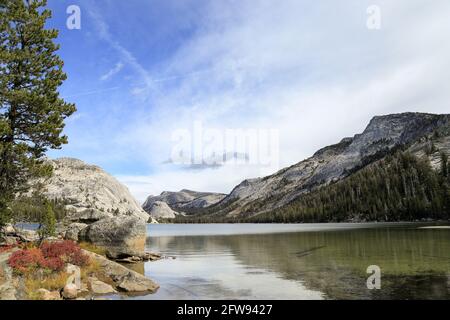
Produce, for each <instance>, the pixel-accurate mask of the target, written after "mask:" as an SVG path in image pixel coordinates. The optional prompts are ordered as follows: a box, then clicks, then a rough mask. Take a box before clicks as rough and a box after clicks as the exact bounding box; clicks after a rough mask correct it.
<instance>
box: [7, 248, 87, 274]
mask: <svg viewBox="0 0 450 320" xmlns="http://www.w3.org/2000/svg"><path fill="white" fill-rule="evenodd" d="M66 263H71V264H74V265H77V266H80V267H83V266H86V265H88V264H89V257H88V256H87V255H85V254H83V252H82V251H81V248H80V247H79V246H78V245H77V244H76V243H75V242H73V241H61V242H52V243H48V242H45V243H43V244H42V245H41V247H40V248H30V249H23V250H20V251H16V252H14V253H13V254H12V255H11V257H10V258H9V260H8V264H9V266H10V267H11V268H13V270H15V271H16V272H19V273H28V272H32V271H34V270H37V269H47V270H50V271H61V270H63V269H64V265H65V264H66Z"/></svg>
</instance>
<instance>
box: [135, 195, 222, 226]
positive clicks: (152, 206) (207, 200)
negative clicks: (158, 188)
mask: <svg viewBox="0 0 450 320" xmlns="http://www.w3.org/2000/svg"><path fill="white" fill-rule="evenodd" d="M225 196H226V195H225V194H222V193H213V192H197V191H192V190H187V189H183V190H181V191H178V192H171V191H164V192H162V193H161V194H160V195H159V196H149V197H148V198H147V199H146V201H145V202H144V204H143V205H142V208H143V209H144V210H145V211H146V212H147V213H148V214H150V216H151V217H153V218H155V219H158V218H169V219H170V218H175V216H176V215H178V214H189V213H190V212H192V211H195V210H197V209H203V208H208V207H210V206H212V205H214V204H216V203H218V202H220V201H221V200H222V199H223V198H225Z"/></svg>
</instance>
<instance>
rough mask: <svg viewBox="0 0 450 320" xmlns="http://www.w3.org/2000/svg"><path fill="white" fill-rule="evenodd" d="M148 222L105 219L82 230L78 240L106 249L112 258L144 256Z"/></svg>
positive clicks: (127, 217) (137, 219)
mask: <svg viewBox="0 0 450 320" xmlns="http://www.w3.org/2000/svg"><path fill="white" fill-rule="evenodd" d="M146 231H147V225H146V221H144V220H142V219H139V218H138V217H132V216H131V217H129V216H117V217H111V218H105V219H102V220H99V221H97V222H94V223H92V224H90V225H88V226H87V227H86V228H84V229H82V230H81V231H80V232H79V234H78V238H79V240H81V241H87V242H91V243H93V244H95V245H97V246H101V247H104V248H106V250H107V255H108V257H110V258H114V259H119V258H124V257H130V256H138V257H140V256H143V255H144V251H145V240H146V236H147V232H146Z"/></svg>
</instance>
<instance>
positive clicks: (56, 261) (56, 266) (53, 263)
mask: <svg viewBox="0 0 450 320" xmlns="http://www.w3.org/2000/svg"><path fill="white" fill-rule="evenodd" d="M42 267H43V268H46V269H49V270H52V271H61V270H62V269H64V261H63V260H62V259H61V258H60V257H56V258H47V259H45V260H44V261H43V265H42Z"/></svg>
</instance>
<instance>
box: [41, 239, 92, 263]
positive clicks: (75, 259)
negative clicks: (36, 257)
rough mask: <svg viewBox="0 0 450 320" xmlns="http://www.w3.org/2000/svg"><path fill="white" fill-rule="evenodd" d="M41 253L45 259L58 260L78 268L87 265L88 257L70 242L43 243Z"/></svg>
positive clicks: (75, 244)
mask: <svg viewBox="0 0 450 320" xmlns="http://www.w3.org/2000/svg"><path fill="white" fill-rule="evenodd" d="M41 251H42V254H43V256H44V258H45V259H51V258H60V259H61V260H62V261H63V262H65V263H71V264H74V265H77V266H80V267H83V266H86V265H88V264H89V257H88V256H86V255H85V254H83V252H82V251H81V248H80V247H79V246H78V244H77V243H75V242H73V241H70V240H65V241H59V242H44V243H43V244H42V245H41Z"/></svg>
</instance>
